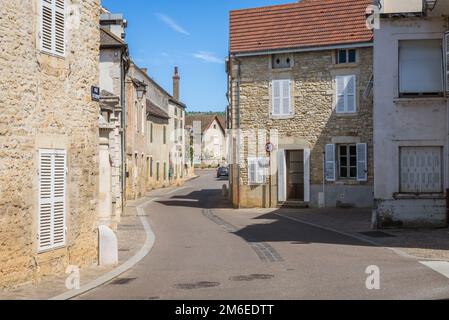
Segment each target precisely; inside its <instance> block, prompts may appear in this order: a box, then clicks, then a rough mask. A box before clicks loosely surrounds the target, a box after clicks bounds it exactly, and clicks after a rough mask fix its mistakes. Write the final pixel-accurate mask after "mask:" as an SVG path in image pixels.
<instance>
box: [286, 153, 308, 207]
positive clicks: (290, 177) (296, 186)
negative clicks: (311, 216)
mask: <svg viewBox="0 0 449 320" xmlns="http://www.w3.org/2000/svg"><path fill="white" fill-rule="evenodd" d="M286 160H287V201H289V200H290V201H304V151H303V150H291V151H287V159H286Z"/></svg>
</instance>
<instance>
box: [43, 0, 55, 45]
mask: <svg viewBox="0 0 449 320" xmlns="http://www.w3.org/2000/svg"><path fill="white" fill-rule="evenodd" d="M53 19H54V14H53V3H52V0H41V34H40V37H41V48H42V50H44V51H47V52H52V51H53V30H54V29H53V25H54V24H53Z"/></svg>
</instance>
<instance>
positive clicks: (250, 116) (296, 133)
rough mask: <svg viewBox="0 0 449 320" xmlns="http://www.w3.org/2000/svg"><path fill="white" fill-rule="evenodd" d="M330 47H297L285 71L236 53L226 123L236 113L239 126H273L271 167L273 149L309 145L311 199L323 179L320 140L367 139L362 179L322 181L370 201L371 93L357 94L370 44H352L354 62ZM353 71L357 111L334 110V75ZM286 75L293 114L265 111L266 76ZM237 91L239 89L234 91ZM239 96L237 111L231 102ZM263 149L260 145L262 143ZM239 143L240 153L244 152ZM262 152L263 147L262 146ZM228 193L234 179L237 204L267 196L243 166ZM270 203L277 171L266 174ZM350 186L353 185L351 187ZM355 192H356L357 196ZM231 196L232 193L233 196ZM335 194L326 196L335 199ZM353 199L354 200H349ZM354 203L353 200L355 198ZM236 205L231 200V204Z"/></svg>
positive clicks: (365, 79) (263, 202) (266, 59)
mask: <svg viewBox="0 0 449 320" xmlns="http://www.w3.org/2000/svg"><path fill="white" fill-rule="evenodd" d="M335 56H336V51H335V50H327V51H316V52H303V53H295V54H292V58H293V60H294V64H293V67H292V68H291V69H289V70H282V71H278V70H272V69H271V67H270V56H269V55H264V56H254V57H241V58H239V59H240V61H241V85H240V91H239V92H238V91H237V74H238V67H237V61H233V62H232V63H231V75H232V80H231V82H230V90H231V91H230V97H231V105H232V109H231V119H232V128H237V123H238V119H239V117H240V128H241V129H242V130H259V129H267V130H271V129H275V130H278V132H279V143H278V145H276V146H275V150H274V152H273V153H272V156H271V162H272V165H273V166H274V167H276V166H277V152H278V150H279V149H280V148H286V149H288V148H290V149H306V148H307V149H310V150H311V158H310V162H311V166H310V184H311V193H312V194H311V197H312V199H314V200H312V202H313V201H315V202H316V201H317V200H316V199H317V198H318V192H319V191H320V190H319V189H321V188H322V183H323V152H324V149H325V145H326V144H329V143H339V142H340V141H348V142H351V143H356V142H361V143H367V144H368V157H369V160H368V181H367V182H357V181H337V182H336V183H330V182H329V183H326V187H327V188H328V191H329V196H331V193H332V192H334V193H338V194H340V193H344V194H347V195H348V196H351V194H357V196H358V197H360V198H363V200H360V205H363V206H364V205H365V204H367V203H370V201H371V198H372V185H373V165H372V161H373V159H372V149H373V138H372V135H373V133H372V126H373V120H372V97H369V98H368V99H367V100H365V99H364V98H363V93H364V91H365V88H366V87H367V85H368V83H369V80H370V77H371V75H372V64H373V62H372V59H373V57H372V48H359V49H357V56H358V62H357V63H355V64H350V65H337V64H335ZM349 74H355V75H356V76H357V101H358V109H357V110H358V111H357V113H355V114H349V115H348V114H337V113H336V112H335V101H336V98H335V80H334V79H335V76H336V75H349ZM280 78H290V79H291V80H292V81H293V84H292V88H293V89H292V99H293V111H294V114H293V116H291V117H286V118H284V119H276V118H273V117H272V116H271V115H270V110H271V90H270V82H271V80H272V79H280ZM238 93H239V94H238ZM238 100H240V116H238V114H237V101H238ZM262 149H263V148H262ZM247 153H248V150H247V148H246V147H245V149H244V154H243V156H245V159H246V156H247ZM261 155H263V156H265V152H264V151H262V154H261ZM231 181H232V182H233V189H232V190H233V192H234V193H235V192H237V185H238V184H240V186H241V188H240V195H239V196H240V205H241V206H244V207H245V206H249V207H253V206H267V205H268V203H269V201H268V199H269V197H268V193H267V192H268V191H269V188H268V187H267V186H248V183H247V170H246V165H245V166H242V167H241V168H240V181H237V179H233V180H232V179H231ZM272 185H273V189H272V193H271V194H272V205H276V204H277V175H273V177H272ZM354 188H355V189H354ZM359 194H360V196H359ZM234 198H235V199H237V198H238V197H237V196H235V197H234ZM336 201H337V199H330V200H329V203H335V202H336ZM354 201H359V200H354ZM356 204H358V203H356ZM235 205H237V203H235Z"/></svg>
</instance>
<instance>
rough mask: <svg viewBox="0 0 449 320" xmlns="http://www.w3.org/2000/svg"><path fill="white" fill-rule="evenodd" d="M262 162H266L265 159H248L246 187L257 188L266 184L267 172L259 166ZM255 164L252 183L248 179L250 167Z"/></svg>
mask: <svg viewBox="0 0 449 320" xmlns="http://www.w3.org/2000/svg"><path fill="white" fill-rule="evenodd" d="M262 161H266V157H248V159H247V169H248V170H247V175H248V177H247V181H248V185H250V186H258V185H264V184H266V183H267V172H266V168H265V167H263V166H261V164H260V163H261V162H262ZM254 163H255V164H256V168H255V170H256V171H255V180H254V181H253V180H252V179H250V176H251V174H250V170H251V169H250V167H251V165H252V164H254Z"/></svg>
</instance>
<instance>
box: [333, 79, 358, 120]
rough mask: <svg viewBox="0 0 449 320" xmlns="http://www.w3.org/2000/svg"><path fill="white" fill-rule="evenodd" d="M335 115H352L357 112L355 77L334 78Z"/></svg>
mask: <svg viewBox="0 0 449 320" xmlns="http://www.w3.org/2000/svg"><path fill="white" fill-rule="evenodd" d="M335 82H336V84H335V87H336V99H337V101H336V111H337V113H354V112H356V111H357V94H356V88H357V81H356V76H355V75H348V76H337V77H335Z"/></svg>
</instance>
